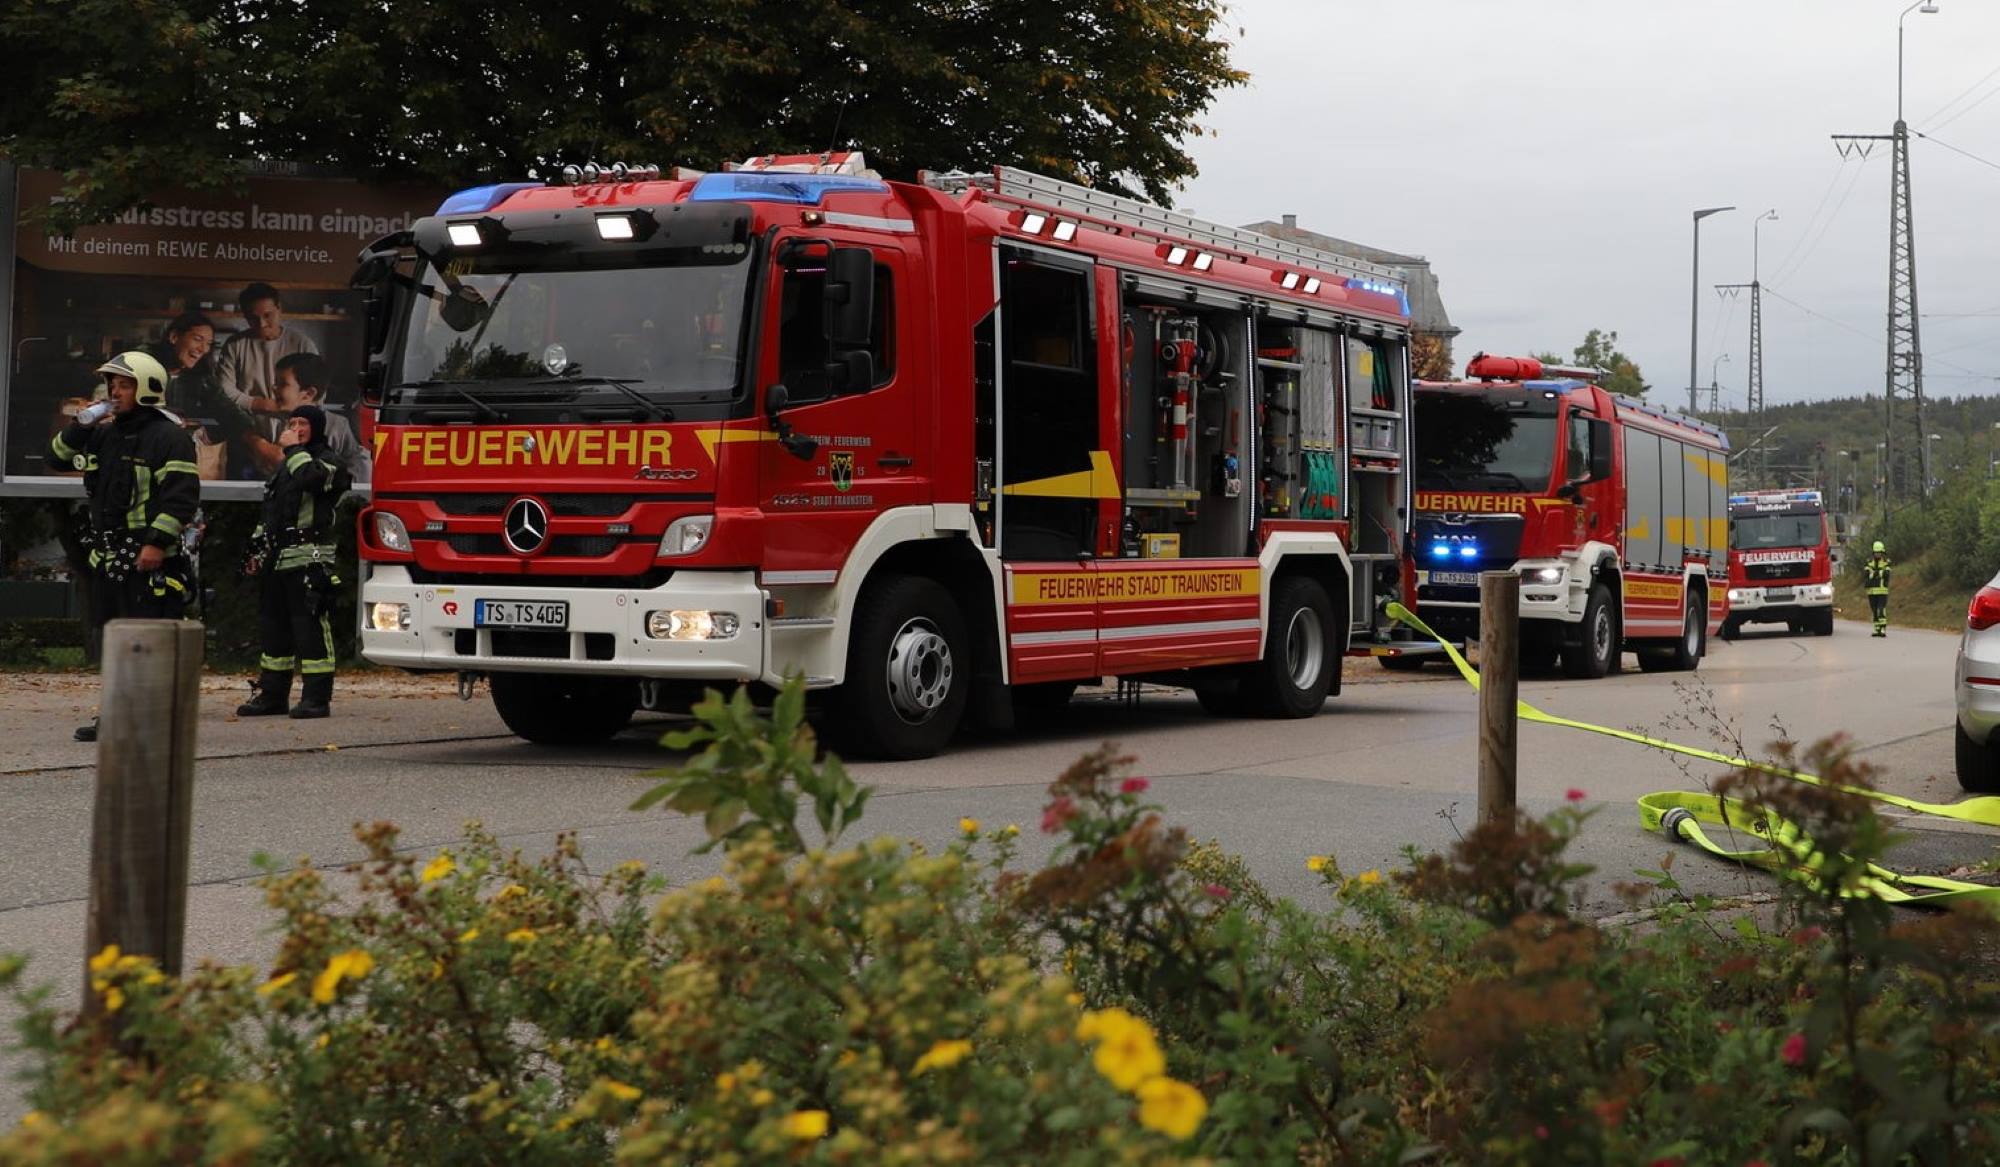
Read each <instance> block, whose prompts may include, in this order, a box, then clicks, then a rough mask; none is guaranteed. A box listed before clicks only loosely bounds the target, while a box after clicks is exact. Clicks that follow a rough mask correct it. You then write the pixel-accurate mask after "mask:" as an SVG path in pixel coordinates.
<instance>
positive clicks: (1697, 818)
mask: <svg viewBox="0 0 2000 1167" xmlns="http://www.w3.org/2000/svg"><path fill="white" fill-rule="evenodd" d="M1388 613H1389V616H1390V618H1391V619H1394V620H1397V621H1400V622H1402V623H1404V624H1407V625H1409V626H1410V627H1411V628H1413V629H1415V630H1416V631H1418V632H1419V633H1421V634H1422V635H1424V636H1428V637H1430V638H1431V639H1432V640H1435V641H1437V643H1438V644H1439V645H1440V646H1441V647H1442V648H1443V649H1444V651H1445V655H1447V656H1449V657H1450V658H1451V663H1452V665H1453V666H1454V667H1456V668H1457V669H1458V675H1459V676H1461V677H1464V678H1465V680H1466V682H1467V683H1468V684H1470V685H1471V686H1472V687H1473V688H1474V689H1478V688H1479V673H1478V671H1477V670H1475V669H1474V668H1473V667H1472V666H1471V665H1470V664H1469V663H1467V662H1466V659H1465V657H1464V656H1462V655H1461V654H1460V653H1459V651H1458V650H1457V649H1456V648H1453V647H1452V646H1451V644H1450V642H1448V641H1446V640H1445V639H1444V638H1443V637H1441V636H1439V635H1438V634H1437V633H1436V632H1434V631H1432V630H1431V627H1430V626H1429V625H1428V624H1425V623H1424V622H1423V621H1422V620H1420V619H1418V618H1417V615H1416V613H1414V612H1412V611H1410V610H1409V609H1408V608H1405V607H1403V605H1401V604H1396V603H1391V604H1390V605H1389V606H1388ZM1515 709H1516V711H1517V714H1518V716H1519V717H1520V718H1521V720H1523V721H1533V722H1539V723H1540V724H1542V725H1553V726H1559V727H1561V728H1564V729H1575V730H1581V731H1583V732H1584V733H1594V734H1599V735H1601V736H1604V737H1612V738H1618V739H1620V740H1621V741H1628V742H1633V743H1635V744H1637V745H1642V746H1649V747H1651V748H1653V749H1656V750H1663V751H1665V752H1667V753H1672V754H1681V755H1684V756H1686V757H1690V758H1699V759H1701V760H1702V761H1705V762H1715V763H1718V764H1720V765H1724V766H1731V767H1737V768H1740V769H1748V770H1759V771H1762V772H1764V773H1767V774H1775V775H1778V776H1780V777H1783V778H1791V779H1795V780H1797V781H1800V782H1809V783H1812V784H1813V785H1815V786H1824V785H1826V782H1825V780H1824V779H1822V778H1820V777H1819V776H1818V775H1816V774H1808V773H1805V772H1804V771H1802V770H1791V769H1787V768H1785V767H1782V766H1775V765H1772V764H1771V763H1769V762H1759V761H1754V760H1752V759H1749V758H1733V757H1730V756H1729V755H1727V754H1720V753H1716V752H1714V751H1713V750H1703V749H1696V748H1695V747H1693V746H1684V745H1680V744H1677V743H1675V742H1670V741H1663V740H1661V739H1659V738H1656V737H1648V736H1646V735H1645V734H1640V733H1633V732H1632V731H1630V730H1624V729H1612V728H1611V727H1610V726H1604V725H1592V724H1590V723H1589V722H1587V721H1572V720H1570V719H1569V718H1567V717H1557V716H1555V715H1554V714H1552V713H1544V712H1542V711H1541V710H1539V709H1537V708H1535V707H1534V706H1532V705H1530V704H1528V703H1527V702H1526V701H1519V702H1516V703H1515ZM1836 789H1840V790H1843V791H1845V792H1847V793H1849V794H1855V795H1859V796H1861V797H1863V798H1870V799H1874V800H1875V801H1877V802H1883V803H1888V804H1889V805H1891V806H1899V807H1902V808H1903V809H1905V810H1908V811H1912V812H1914V813H1916V814H1924V815H1934V816H1936V817H1938V818H1947V819H1957V820H1958V821H1960V822H1966V823H1978V824H1980V825H1981V826H1988V827H2000V797H1992V796H1982V797H1979V798H1968V799H1965V800H1964V801H1962V802H1953V803H1942V802H1918V801H1916V800H1915V799H1910V798H1903V797H1901V796H1899V795H1894V794H1885V793H1883V792H1881V791H1879V790H1865V789H1862V788H1860V787H1854V786H1842V787H1837V788H1836ZM1639 821H1640V824H1641V825H1642V826H1644V827H1645V828H1646V829H1647V830H1649V831H1658V832H1659V833H1660V834H1661V835H1662V836H1664V837H1665V838H1667V839H1669V840H1671V841H1673V842H1686V843H1693V844H1694V845H1695V846H1697V847H1700V848H1701V849H1702V850H1704V851H1707V852H1708V853H1709V854H1711V855H1716V856H1719V857H1721V858H1724V859H1729V860H1733V861H1735V862H1738V863H1744V864H1748V865H1751V866H1754V867H1763V868H1768V869H1771V870H1774V871H1780V872H1790V871H1794V870H1797V869H1798V868H1799V867H1801V866H1803V867H1804V868H1806V869H1807V870H1808V871H1809V870H1810V869H1812V868H1813V867H1815V866H1817V863H1816V858H1817V857H1816V855H1815V851H1814V848H1813V847H1812V841H1811V839H1809V838H1808V837H1807V836H1806V835H1805V834H1804V832H1802V831H1800V830H1799V829H1798V827H1797V826H1796V825H1794V824H1793V823H1790V822H1788V821H1786V820H1785V819H1783V818H1780V817H1779V816H1777V815H1775V814H1771V813H1769V812H1767V811H1758V810H1754V809H1752V808H1750V807H1748V806H1745V805H1744V804H1743V803H1741V802H1737V801H1731V800H1728V799H1723V798H1718V797H1716V796H1715V795H1713V794H1694V793H1687V792H1681V791H1663V792H1661V793H1657V794H1647V795H1642V796H1641V797H1640V799H1639ZM1704 826H1709V827H1719V828H1724V829H1726V830H1728V831H1732V832H1733V831H1742V832H1744V833H1746V834H1749V835H1752V836H1754V837H1756V838H1757V839H1758V840H1760V841H1761V842H1762V843H1763V844H1764V845H1763V846H1758V847H1750V848H1743V847H1731V846H1726V845H1724V844H1723V843H1721V842H1718V841H1717V840H1716V839H1714V838H1712V837H1711V836H1710V835H1709V833H1708V832H1707V831H1706V830H1704V829H1703V828H1704ZM1786 854H1790V855H1791V856H1792V861H1791V862H1790V863H1786V862H1785V856H1786ZM1848 894H1852V895H1872V896H1875V897H1877V898H1879V899H1881V900H1883V901H1885V902H1888V903H1898V904H1927V905H1936V904H1944V903H1949V902H1952V901H1957V900H1972V901H1979V902H1984V903H1988V904H1992V905H1995V906H1996V907H2000V887H1989V886H1987V885H1986V884H1980V883H1968V882H1966V881H1964V880H1958V879H1947V878H1945V877H1943V876H1936V875H1904V874H1901V873H1899V872H1895V871H1891V870H1889V869H1888V868H1886V867H1881V866H1879V865H1877V864H1873V863H1870V864H1869V865H1868V874H1867V876H1866V878H1864V879H1862V880H1860V881H1858V883H1857V885H1856V886H1854V887H1853V888H1851V889H1849V892H1848Z"/></svg>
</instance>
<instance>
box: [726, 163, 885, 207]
mask: <svg viewBox="0 0 2000 1167" xmlns="http://www.w3.org/2000/svg"><path fill="white" fill-rule="evenodd" d="M844 190H852V191H871V192H874V193H876V194H887V193H889V184H888V183H886V182H883V181H882V180H881V179H879V178H858V177H855V176H853V175H847V174H755V173H747V172H743V171H726V172H724V173H722V174H704V175H702V176H701V177H700V178H699V179H697V180H696V181H695V184H694V191H693V193H691V194H689V195H688V201H689V202H691V203H722V202H762V203H794V204H797V205H798V206H802V207H816V206H819V205H820V203H821V201H823V200H824V199H825V198H826V196H827V195H828V194H829V193H831V192H834V191H844Z"/></svg>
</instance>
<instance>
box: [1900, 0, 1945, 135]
mask: <svg viewBox="0 0 2000 1167" xmlns="http://www.w3.org/2000/svg"><path fill="white" fill-rule="evenodd" d="M1937 10H1938V6H1937V5H1935V4H1932V3H1930V0H1917V3H1915V4H1912V5H1910V6H1909V7H1908V8H1905V9H1903V15H1902V16H1898V17H1897V18H1896V124H1897V125H1899V126H1900V125H1902V124H1903V18H1904V17H1907V16H1908V15H1909V14H1910V13H1912V12H1923V13H1927V14H1928V13H1933V12H1936V11H1937Z"/></svg>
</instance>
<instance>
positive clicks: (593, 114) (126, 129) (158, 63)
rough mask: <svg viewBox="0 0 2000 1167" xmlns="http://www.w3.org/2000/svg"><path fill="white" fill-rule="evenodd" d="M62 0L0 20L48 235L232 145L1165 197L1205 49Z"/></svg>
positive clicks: (1066, 37)
mask: <svg viewBox="0 0 2000 1167" xmlns="http://www.w3.org/2000/svg"><path fill="white" fill-rule="evenodd" d="M1060 15H1061V18H1060V19H1052V18H1051V16H1050V13H1049V12H1048V11H1046V10H1044V9H1042V8H1040V7H1037V6H1035V5H1022V4H966V3H962V2H959V0H889V2H887V3H876V4H870V5H865V6H856V5H851V4H842V3H835V2H834V0H804V2H800V0H786V2H784V3H778V2H776V0H725V2H722V3H715V2H712V0H711V2H701V3H697V2H694V0H612V2H609V3H603V4H593V5H584V6H581V7H578V8H576V9H574V10H573V11H569V12H566V13H565V14H564V17H563V19H561V20H550V19H548V17H547V14H546V13H545V12H542V11H540V10H536V9H531V8H525V7H519V6H498V7H496V6H493V5H490V4H477V3H472V2H471V0H440V2H437V3H426V4H398V5H388V6H384V5H380V4H377V3H373V2H372V0H310V2H309V3H297V4H276V3H247V4H246V3H230V2H226V0H179V2H175V0H144V2H141V3H136V4H135V3H122V2H121V3H113V2H112V0H77V2H75V3H66V4H57V3H48V2H34V3H21V4H15V5H12V6H11V7H10V8H9V10H8V13H7V15H6V16H4V17H0V45H4V49H0V53H4V56H0V60H4V61H5V62H6V64H7V66H8V68H7V70H6V72H7V76H8V78H9V85H8V87H7V90H6V93H5V95H4V97H0V152H4V153H5V155H6V156H8V157H10V158H13V159H15V160H17V161H20V162H24V163H27V164H29V165H39V166H52V167H56V168H58V169H62V170H63V171H64V173H65V179H66V186H65V193H66V195H67V196H69V197H70V198H72V199H74V200H75V201H74V202H72V203H68V204H64V205H61V206H57V207H54V208H51V209H50V210H51V216H50V218H51V222H52V223H53V224H54V225H55V226H57V227H60V228H71V227H74V226H75V225H77V224H81V223H88V222H94V221H98V220H101V219H103V218H105V217H108V216H109V215H112V214H115V213H117V212H119V211H121V210H123V209H125V208H126V207H129V206H132V205H135V204H138V203H140V202H141V201H142V200H143V199H145V198H146V197H147V196H149V195H150V194H151V193H153V192H155V191H158V190H162V189H165V188H168V187H171V186H181V185H196V186H223V185H228V184H229V183H231V182H234V181H236V180H237V178H238V176H240V175H241V174H242V172H243V170H242V166H241V163H242V162H243V161H244V160H246V159H254V158H277V159H291V160H311V161H313V162H317V163H323V164H326V165H329V166H333V167H337V168H340V169H342V170H346V171H349V172H353V173H359V174H379V175H384V176H392V177H393V176H403V177H411V178H423V179H429V180H434V181H441V182H466V181H473V180H483V179H489V178H491V177H494V176H502V177H504V176H522V175H525V174H526V173H527V172H528V170H529V169H530V168H535V167H541V168H544V172H546V168H548V167H549V166H550V165H551V164H560V163H561V162H582V161H584V160H586V159H593V158H594V159H598V160H601V161H607V162H608V161H610V160H611V159H614V158H623V159H627V160H630V161H640V160H652V161H658V162H662V163H682V164H687V165H693V166H697V167H700V168H703V169H714V168H716V167H717V166H719V165H720V164H721V163H722V162H724V161H733V160H738V159H742V158H745V157H748V156H750V155H753V154H760V153H772V152H802V151H818V150H826V149H830V148H837V147H844V146H848V145H852V146H857V147H860V148H862V149H865V150H866V151H867V152H868V154H869V156H870V158H871V160H873V161H874V162H875V163H876V165H877V166H878V167H879V168H881V169H882V170H883V172H884V173H886V174H890V175H892V176H896V177H903V178H909V177H914V175H915V172H916V171H917V170H918V169H920V168H928V169H934V170H949V169H952V168H971V167H980V166H987V165H991V164H993V163H996V162H1000V163H1009V164H1014V165H1020V166H1027V167H1031V168H1034V169H1038V170H1042V171H1045V172H1052V173H1055V174H1058V175H1061V176H1064V177H1067V178H1073V179H1077V180H1080V181H1086V182H1090V183H1094V184H1096V185H1098V186H1101V187H1104V188H1105V189H1108V190H1114V191H1118V192H1121V193H1139V192H1144V193H1146V194H1148V195H1150V196H1152V197H1154V198H1156V199H1165V198H1166V197H1167V194H1168V191H1169V190H1170V188H1171V187H1172V186H1173V185H1175V184H1176V183H1178V182H1181V181H1182V180H1185V179H1187V178H1189V177H1191V176H1192V175H1193V174H1194V163H1193V161H1192V159H1191V158H1190V157H1189V156H1188V154H1187V152H1186V151H1185V149H1184V148H1183V147H1182V145H1181V143H1182V142H1184V141H1185V140H1186V139H1187V138H1189V137H1190V136H1192V135H1195V134H1198V133H1201V132H1202V127H1201V126H1200V124H1199V123H1198V121H1197V120H1196V119H1197V118H1198V117H1199V116H1200V115H1201V114H1202V113H1203V111H1205V110H1206V109H1207V108H1208V106H1209V104H1210V102H1211V101H1212V100H1213V98H1214V95H1215V93H1216V92H1217V91H1218V90H1219V89H1222V88H1226V87H1229V86H1234V85H1240V84H1242V83H1243V82H1244V81H1245V80H1246V77H1245V75H1244V74H1243V73H1241V72H1239V71H1237V70H1236V69H1234V68H1232V67H1231V66H1230V65H1229V60H1228V53H1229V44H1228V42H1227V40H1225V39H1224V32H1225V30H1224V27H1223V16H1224V9H1223V5H1222V3H1221V2H1220V0H1085V2H1083V3H1081V4H1077V5H1071V6H1069V7H1067V8H1065V9H1063V10H1062V12H1061V14H1060Z"/></svg>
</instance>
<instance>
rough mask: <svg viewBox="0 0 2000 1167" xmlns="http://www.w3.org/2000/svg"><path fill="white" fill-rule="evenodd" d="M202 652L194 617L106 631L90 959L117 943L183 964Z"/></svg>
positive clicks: (87, 1005) (165, 967)
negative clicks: (109, 945)
mask: <svg viewBox="0 0 2000 1167" xmlns="http://www.w3.org/2000/svg"><path fill="white" fill-rule="evenodd" d="M201 657H202V627H201V625H200V624H198V623H196V622H194V621H192V620H113V621H111V622H110V623H108V624H106V625H105V627H104V692H103V694H102V696H101V697H100V698H99V722H98V729H97V798H96V804H95V807H94V809H93V811H92V814H91V834H90V911H89V919H88V923H87V925H86V927H85V944H84V947H85V955H86V956H95V955H97V954H98V953H99V952H101V951H103V949H104V947H105V946H106V945H108V944H116V945H117V946H118V950H119V951H120V952H122V953H128V954H135V955H142V956H150V957H152V958H154V959H155V960H157V961H158V962H159V965H160V970H161V971H162V972H165V973H167V974H169V975H178V974H179V972H180V970H181V938H182V932H183V931H184V930H185V928H186V924H187V880H188V837H189V833H190V830H191V829H192V825H193V818H192V811H193V805H194V737H195V715H196V711H197V707H198V703H199V698H200V696H201ZM84 976H85V984H84V995H83V999H84V1011H85V1012H86V1013H87V1014H94V1013H96V1012H97V1010H98V1009H99V1007H100V1005H101V1002H100V1000H99V997H98V994H96V993H94V992H91V991H90V986H89V973H88V971H86V972H85V974H84Z"/></svg>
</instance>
